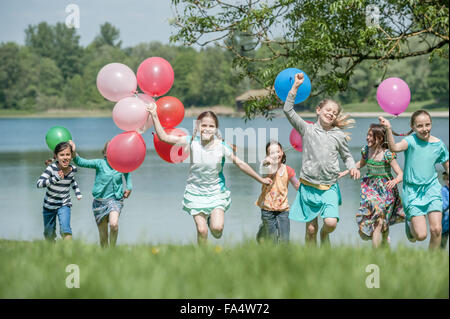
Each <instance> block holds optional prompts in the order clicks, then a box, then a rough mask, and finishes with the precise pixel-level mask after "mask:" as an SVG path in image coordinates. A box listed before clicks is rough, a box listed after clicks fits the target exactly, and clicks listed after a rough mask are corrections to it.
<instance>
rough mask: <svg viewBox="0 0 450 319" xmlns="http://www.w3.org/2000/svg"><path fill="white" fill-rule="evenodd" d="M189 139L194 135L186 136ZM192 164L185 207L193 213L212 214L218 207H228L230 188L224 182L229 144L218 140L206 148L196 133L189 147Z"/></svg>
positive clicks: (229, 151)
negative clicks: (212, 145)
mask: <svg viewBox="0 0 450 319" xmlns="http://www.w3.org/2000/svg"><path fill="white" fill-rule="evenodd" d="M186 138H187V141H188V142H190V140H191V136H186ZM190 149H191V151H190V158H191V166H190V168H189V176H188V179H187V184H186V189H185V191H184V196H183V201H182V204H183V210H184V211H186V212H187V213H189V214H190V215H197V214H199V213H204V214H206V215H210V214H211V211H212V210H213V209H215V208H220V209H223V210H224V211H227V210H228V208H229V207H230V204H231V193H230V190H229V189H228V188H227V187H226V186H225V177H224V175H223V166H224V163H225V158H229V157H230V155H231V154H232V152H233V151H232V150H231V148H230V146H228V145H227V144H226V143H225V142H223V141H220V140H217V138H216V141H215V145H214V147H212V148H208V149H205V148H204V147H203V146H202V145H201V142H200V138H199V137H196V138H194V140H193V141H192V143H191V147H190Z"/></svg>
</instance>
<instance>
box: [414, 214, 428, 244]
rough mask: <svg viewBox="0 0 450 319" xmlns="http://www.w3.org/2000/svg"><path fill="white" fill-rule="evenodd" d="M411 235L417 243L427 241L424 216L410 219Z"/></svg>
mask: <svg viewBox="0 0 450 319" xmlns="http://www.w3.org/2000/svg"><path fill="white" fill-rule="evenodd" d="M411 234H412V235H413V236H414V237H415V238H416V239H417V240H418V241H424V240H425V239H427V220H426V218H425V216H423V215H422V216H414V217H413V218H411Z"/></svg>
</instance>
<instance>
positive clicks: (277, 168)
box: [255, 141, 299, 244]
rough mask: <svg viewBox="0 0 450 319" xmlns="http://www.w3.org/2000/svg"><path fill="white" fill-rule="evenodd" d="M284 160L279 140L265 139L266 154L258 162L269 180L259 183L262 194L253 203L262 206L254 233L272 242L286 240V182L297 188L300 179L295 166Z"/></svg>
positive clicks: (288, 229)
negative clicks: (265, 183) (270, 181)
mask: <svg viewBox="0 0 450 319" xmlns="http://www.w3.org/2000/svg"><path fill="white" fill-rule="evenodd" d="M285 163H286V154H285V153H284V151H283V147H282V146H281V144H280V143H279V142H277V141H271V142H269V143H267V145H266V158H265V159H264V160H263V161H262V162H261V166H260V174H261V175H262V176H264V177H269V178H270V179H271V180H272V184H271V185H269V186H267V185H264V184H263V185H262V187H261V195H260V196H259V198H258V200H257V201H256V203H255V204H256V206H258V207H259V208H261V225H260V226H259V231H258V234H257V235H256V239H257V241H258V242H262V241H263V240H264V239H265V238H270V239H272V241H273V243H275V244H277V243H279V242H280V241H281V242H284V243H287V242H289V232H290V222H289V203H288V196H287V195H288V186H289V182H290V183H291V184H292V186H293V187H294V188H295V189H296V190H298V187H299V182H298V180H297V178H295V171H294V169H293V168H291V167H289V166H287V165H286V164H285Z"/></svg>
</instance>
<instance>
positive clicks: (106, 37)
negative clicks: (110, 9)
mask: <svg viewBox="0 0 450 319" xmlns="http://www.w3.org/2000/svg"><path fill="white" fill-rule="evenodd" d="M119 37H120V31H119V29H117V28H116V27H114V26H113V25H112V24H111V23H109V22H106V23H104V24H102V25H101V26H100V34H99V35H98V36H97V37H96V38H95V40H94V44H95V45H96V46H102V45H105V44H106V45H110V46H112V47H116V48H120V46H121V45H122V41H118V40H119Z"/></svg>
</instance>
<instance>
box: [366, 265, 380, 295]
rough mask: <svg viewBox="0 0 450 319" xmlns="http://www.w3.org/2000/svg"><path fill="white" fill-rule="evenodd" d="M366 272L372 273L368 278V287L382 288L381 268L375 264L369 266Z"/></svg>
mask: <svg viewBox="0 0 450 319" xmlns="http://www.w3.org/2000/svg"><path fill="white" fill-rule="evenodd" d="M366 272H367V273H370V275H369V276H367V278H366V287H367V288H369V289H371V288H380V267H379V266H378V265H375V264H370V265H367V267H366Z"/></svg>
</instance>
